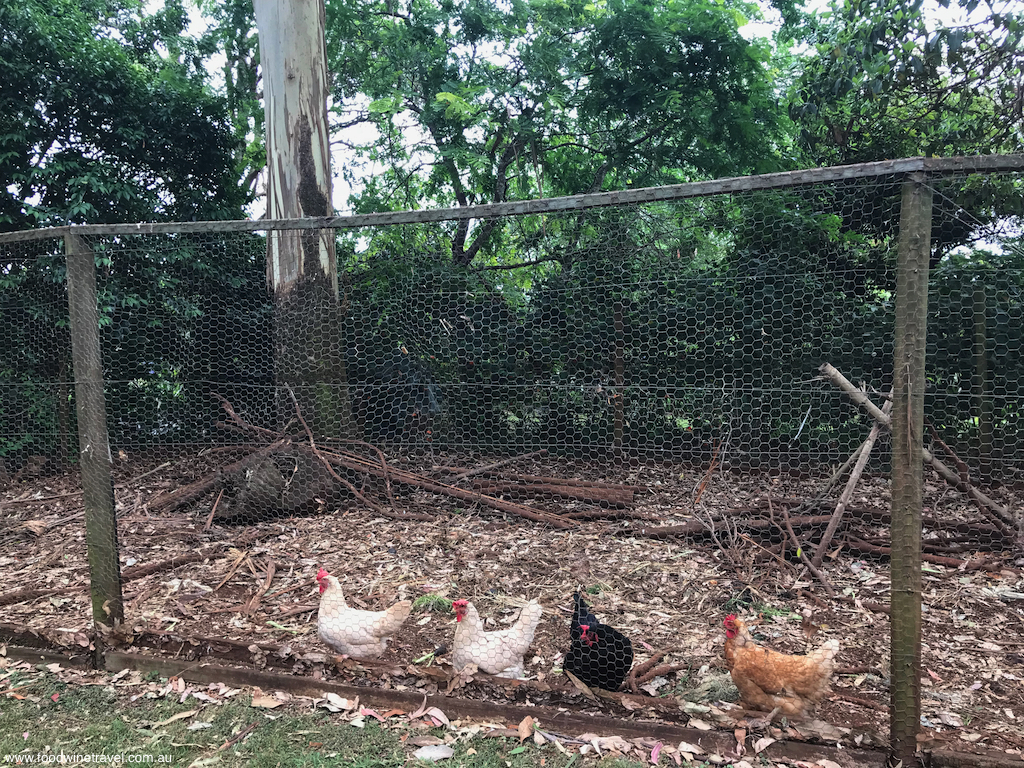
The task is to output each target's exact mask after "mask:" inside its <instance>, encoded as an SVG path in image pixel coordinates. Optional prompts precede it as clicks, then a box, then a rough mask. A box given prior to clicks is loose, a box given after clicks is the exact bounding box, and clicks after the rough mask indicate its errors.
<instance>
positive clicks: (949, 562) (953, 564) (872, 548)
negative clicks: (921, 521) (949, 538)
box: [846, 536, 1000, 572]
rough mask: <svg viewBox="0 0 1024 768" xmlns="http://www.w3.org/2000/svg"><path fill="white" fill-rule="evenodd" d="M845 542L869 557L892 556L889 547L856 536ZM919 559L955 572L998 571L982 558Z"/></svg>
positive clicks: (925, 557)
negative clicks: (955, 570)
mask: <svg viewBox="0 0 1024 768" xmlns="http://www.w3.org/2000/svg"><path fill="white" fill-rule="evenodd" d="M846 542H847V544H848V545H849V546H850V548H851V549H856V550H859V551H861V552H866V553H867V554H870V555H886V556H889V557H891V556H892V549H891V548H890V547H881V546H878V545H877V544H870V543H868V542H866V541H864V540H863V539H858V538H857V537H856V536H847V537H846ZM921 559H922V560H924V561H925V562H928V563H935V564H936V565H945V566H947V567H949V568H956V569H957V570H960V569H963V570H965V571H996V572H998V571H999V570H1000V569H999V567H998V566H997V564H995V563H993V562H990V561H989V560H986V559H985V558H984V557H982V558H978V559H977V560H957V559H956V558H955V557H942V556H941V555H924V554H923V555H921Z"/></svg>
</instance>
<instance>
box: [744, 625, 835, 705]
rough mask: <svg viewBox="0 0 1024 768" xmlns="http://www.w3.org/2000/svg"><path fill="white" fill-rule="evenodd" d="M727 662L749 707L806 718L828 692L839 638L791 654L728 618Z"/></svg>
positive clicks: (745, 703)
mask: <svg viewBox="0 0 1024 768" xmlns="http://www.w3.org/2000/svg"><path fill="white" fill-rule="evenodd" d="M725 638H726V639H725V664H726V666H727V667H728V668H729V673H730V674H731V675H732V681H733V683H735V684H736V687H737V688H738V689H739V691H740V698H741V699H742V701H743V704H744V706H746V707H747V708H748V709H757V710H761V711H765V712H771V715H770V716H769V717H768V720H769V721H770V720H771V718H772V717H774V716H775V715H776V714H778V713H779V712H781V713H783V714H784V715H787V716H789V717H795V718H805V717H808V716H809V715H810V714H811V712H812V711H813V710H814V707H815V705H816V704H817V703H818V701H820V700H821V698H822V697H823V696H824V695H825V694H826V693H828V690H829V679H830V678H831V676H832V668H833V666H834V665H835V657H836V654H837V653H838V652H839V642H838V641H837V640H829V641H827V642H826V643H825V644H824V645H822V646H821V647H820V648H818V649H816V650H814V651H811V653H809V654H807V655H806V656H789V655H787V654H784V653H778V652H777V651H772V650H770V649H768V648H761V647H760V646H759V645H757V643H755V642H754V638H753V637H752V636H751V634H750V631H749V630H748V629H747V626H746V624H744V622H743V621H742V620H741V619H738V618H737V617H736V616H735V615H730V616H727V617H726V618H725Z"/></svg>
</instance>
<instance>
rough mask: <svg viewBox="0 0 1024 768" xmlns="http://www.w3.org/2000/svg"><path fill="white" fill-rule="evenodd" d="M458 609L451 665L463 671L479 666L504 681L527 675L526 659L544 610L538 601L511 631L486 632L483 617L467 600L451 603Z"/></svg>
mask: <svg viewBox="0 0 1024 768" xmlns="http://www.w3.org/2000/svg"><path fill="white" fill-rule="evenodd" d="M452 608H454V609H455V620H456V621H457V622H458V625H457V626H456V627H455V642H454V643H453V644H452V664H453V665H454V666H455V669H457V670H462V669H464V668H465V667H466V666H467V665H469V664H476V666H477V668H478V669H479V670H480V671H481V672H486V673H488V674H490V675H500V676H501V677H522V675H523V672H524V671H525V664H524V662H523V655H524V654H525V653H526V649H527V648H529V647H530V643H532V642H533V635H534V633H535V632H536V631H537V625H538V624H539V623H540V617H541V614H542V613H543V609H542V608H541V607H540V603H538V602H537V601H536V600H531V601H530V602H529V603H527V604H526V605H525V606H524V607H523V610H522V611H521V612H520V614H519V619H518V620H517V621H516V623H515V624H513V625H512V626H511V627H509V628H508V629H501V630H496V631H494V632H485V631H484V624H483V622H482V621H481V620H480V614H479V613H477V611H476V608H475V607H474V606H473V604H472V603H471V602H469V601H468V600H455V601H453V602H452Z"/></svg>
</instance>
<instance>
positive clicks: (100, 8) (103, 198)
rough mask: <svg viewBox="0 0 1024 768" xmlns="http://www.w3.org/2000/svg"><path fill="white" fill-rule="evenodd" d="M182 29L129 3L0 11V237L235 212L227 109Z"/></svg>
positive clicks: (175, 19)
mask: <svg viewBox="0 0 1024 768" xmlns="http://www.w3.org/2000/svg"><path fill="white" fill-rule="evenodd" d="M185 21H186V17H185V15H184V13H183V11H182V10H181V7H180V4H175V3H170V4H168V6H167V7H165V8H164V9H163V10H161V11H159V12H158V13H157V14H156V15H155V16H152V17H148V18H147V17H140V16H138V15H137V14H136V13H135V11H134V9H133V7H132V5H130V4H129V5H128V6H125V7H118V6H116V5H114V4H110V5H108V4H105V3H102V2H95V3H91V4H89V3H87V4H82V3H76V2H69V1H68V0H57V1H56V2H52V3H51V2H41V1H40V0H27V1H26V2H23V3H4V4H3V5H0V28H2V29H3V30H4V34H3V35H2V36H0V82H3V83H4V88H3V89H2V91H0V178H4V179H7V180H9V182H8V184H7V185H5V187H4V188H3V189H0V228H2V229H23V228H28V227H33V226H51V225H60V224H67V223H85V222H89V223H101V222H115V221H147V220H154V219H165V220H167V219H169V220H188V219H193V218H197V219H217V218H228V217H238V216H239V215H240V213H241V206H242V205H243V204H244V203H245V201H246V200H245V196H244V194H243V193H242V192H241V190H240V188H239V186H238V184H237V181H236V175H235V174H236V168H235V165H236V163H235V159H234V151H235V145H234V141H233V139H232V136H231V133H230V131H229V130H227V128H228V126H227V124H226V120H225V118H226V112H225V109H224V105H223V104H222V102H221V100H220V99H218V98H216V97H214V96H211V95H210V94H209V93H208V92H207V91H206V90H205V88H204V84H203V81H202V78H201V77H200V75H199V74H198V67H197V59H196V57H195V55H194V54H193V53H192V52H190V51H188V50H187V49H188V46H187V44H186V43H185V42H181V32H182V29H183V25H184V24H185ZM119 38H126V40H125V41H124V42H122V41H121V40H120V39H119ZM164 47H167V48H169V51H168V53H169V55H163V54H161V53H158V51H159V50H160V49H162V48H164Z"/></svg>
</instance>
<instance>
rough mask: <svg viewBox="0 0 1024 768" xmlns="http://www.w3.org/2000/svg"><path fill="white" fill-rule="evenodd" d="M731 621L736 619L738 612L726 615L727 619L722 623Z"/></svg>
mask: <svg viewBox="0 0 1024 768" xmlns="http://www.w3.org/2000/svg"><path fill="white" fill-rule="evenodd" d="M730 621H736V614H735V613H730V614H729V615H728V616H726V617H725V621H723V622H722V623H723V624H728V623H729V622H730Z"/></svg>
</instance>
